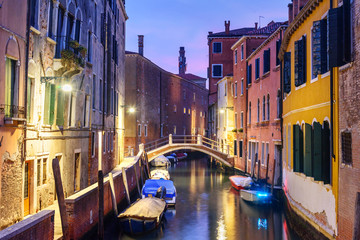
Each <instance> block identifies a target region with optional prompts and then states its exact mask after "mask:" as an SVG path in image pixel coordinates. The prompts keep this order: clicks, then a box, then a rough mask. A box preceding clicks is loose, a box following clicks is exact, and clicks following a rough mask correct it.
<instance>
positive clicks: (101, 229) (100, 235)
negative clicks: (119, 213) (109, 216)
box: [98, 170, 104, 240]
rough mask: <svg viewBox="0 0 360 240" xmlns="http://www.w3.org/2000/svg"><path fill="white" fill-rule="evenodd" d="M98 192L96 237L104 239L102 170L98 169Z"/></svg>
mask: <svg viewBox="0 0 360 240" xmlns="http://www.w3.org/2000/svg"><path fill="white" fill-rule="evenodd" d="M98 192H99V224H98V239H101V240H102V239H104V175H103V172H102V170H99V171H98Z"/></svg>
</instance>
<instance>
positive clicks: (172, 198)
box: [141, 179, 176, 205]
mask: <svg viewBox="0 0 360 240" xmlns="http://www.w3.org/2000/svg"><path fill="white" fill-rule="evenodd" d="M159 187H165V188H166V195H165V201H166V203H167V204H168V205H175V203H176V188H175V186H174V183H173V181H171V180H165V179H148V180H146V181H145V184H144V186H143V188H142V190H141V195H142V198H146V197H151V196H155V195H156V191H157V190H158V189H159Z"/></svg>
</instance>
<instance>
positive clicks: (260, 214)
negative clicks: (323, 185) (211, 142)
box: [105, 157, 299, 240]
mask: <svg viewBox="0 0 360 240" xmlns="http://www.w3.org/2000/svg"><path fill="white" fill-rule="evenodd" d="M169 172H170V176H171V179H172V180H173V181H174V184H175V186H176V189H177V194H178V195H177V200H176V208H175V209H173V210H171V209H170V210H167V212H166V213H165V217H164V220H163V223H162V226H161V227H160V228H159V229H158V230H156V231H153V232H151V233H149V234H146V235H143V236H137V237H131V236H128V235H123V234H121V232H120V231H119V229H118V227H117V225H116V224H107V225H106V229H105V239H124V240H130V239H171V240H172V239H196V240H202V239H204V240H205V239H219V240H223V239H229V240H231V239H242V240H247V239H251V240H257V239H259V240H267V239H269V240H280V239H291V240H294V239H299V238H298V237H297V236H296V235H295V234H294V233H293V232H292V231H291V230H290V229H289V227H288V226H289V225H288V224H287V221H286V219H285V216H284V212H283V210H282V209H281V208H280V207H278V206H276V205H272V206H261V207H260V206H254V205H250V204H248V203H246V202H244V201H243V200H242V199H241V198H240V196H239V192H237V191H236V190H234V189H232V188H231V184H230V182H229V175H227V174H225V173H224V172H222V171H219V170H218V169H215V168H211V167H210V164H209V160H208V159H207V158H205V157H197V159H187V160H183V161H181V162H178V163H177V164H172V166H171V168H170V169H169Z"/></svg>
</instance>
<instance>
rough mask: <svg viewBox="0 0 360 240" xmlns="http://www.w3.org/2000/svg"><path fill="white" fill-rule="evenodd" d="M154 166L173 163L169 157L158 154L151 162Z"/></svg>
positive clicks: (165, 165)
mask: <svg viewBox="0 0 360 240" xmlns="http://www.w3.org/2000/svg"><path fill="white" fill-rule="evenodd" d="M150 164H151V166H153V167H168V166H170V165H171V163H170V161H169V159H167V158H166V157H165V156H164V155H161V156H158V157H157V158H155V159H153V160H152V161H151V162H150Z"/></svg>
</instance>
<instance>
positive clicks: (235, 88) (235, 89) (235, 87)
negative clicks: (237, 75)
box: [234, 82, 238, 97]
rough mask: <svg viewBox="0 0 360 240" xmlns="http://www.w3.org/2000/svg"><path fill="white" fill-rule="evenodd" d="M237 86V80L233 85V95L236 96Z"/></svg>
mask: <svg viewBox="0 0 360 240" xmlns="http://www.w3.org/2000/svg"><path fill="white" fill-rule="evenodd" d="M237 89H238V87H237V82H235V85H234V91H235V94H234V96H235V97H237V94H238V90H237Z"/></svg>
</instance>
